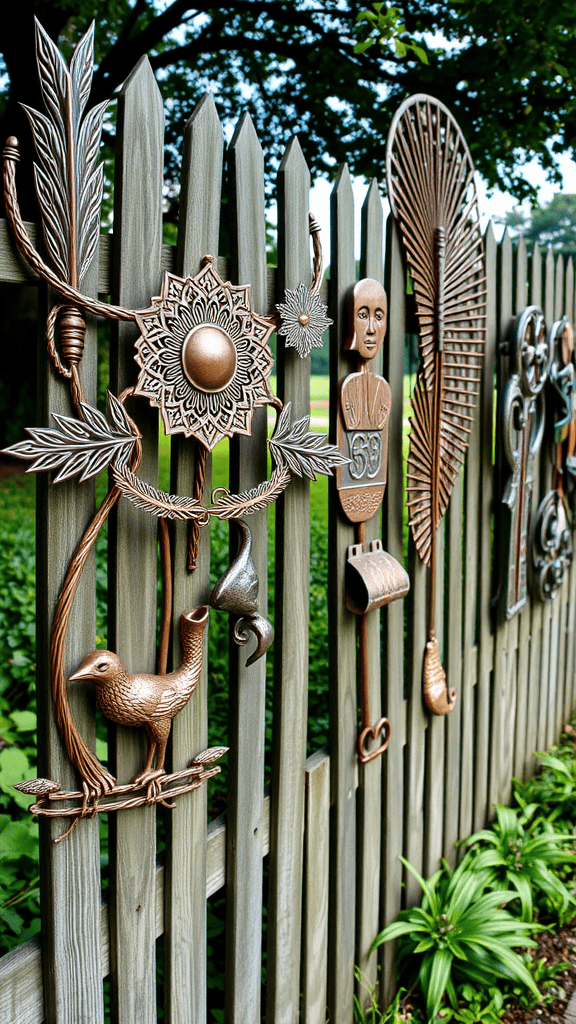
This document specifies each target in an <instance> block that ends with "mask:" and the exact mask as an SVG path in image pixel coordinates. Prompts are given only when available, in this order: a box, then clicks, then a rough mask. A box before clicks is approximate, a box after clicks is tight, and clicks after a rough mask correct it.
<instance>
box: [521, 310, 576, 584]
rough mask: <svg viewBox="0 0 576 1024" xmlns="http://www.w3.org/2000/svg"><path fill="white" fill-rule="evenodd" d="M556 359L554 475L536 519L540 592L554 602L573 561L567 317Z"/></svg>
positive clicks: (555, 344)
mask: <svg viewBox="0 0 576 1024" xmlns="http://www.w3.org/2000/svg"><path fill="white" fill-rule="evenodd" d="M549 352H550V356H551V359H552V362H551V365H550V373H549V384H550V387H549V389H548V393H549V397H550V398H552V407H553V412H554V438H553V445H554V476H553V480H552V490H551V491H550V492H549V493H548V494H547V495H546V496H545V498H543V500H542V502H541V503H540V506H539V508H538V511H537V512H536V516H535V520H534V535H533V540H532V560H533V567H534V575H535V582H536V593H537V595H538V597H539V598H540V600H541V601H551V600H553V598H554V597H555V596H556V594H557V593H558V590H559V588H560V587H561V585H562V582H563V580H564V577H565V574H566V570H567V568H568V566H569V565H570V563H571V561H572V555H573V550H572V532H571V529H570V507H569V498H572V499H573V498H574V476H573V457H574V443H575V440H576V424H575V422H574V417H575V411H576V410H575V406H576V392H575V386H576V380H575V376H574V331H573V329H572V324H571V323H570V321H569V320H568V317H566V316H564V317H562V319H561V320H556V322H555V323H553V324H552V329H551V331H550V340H549Z"/></svg>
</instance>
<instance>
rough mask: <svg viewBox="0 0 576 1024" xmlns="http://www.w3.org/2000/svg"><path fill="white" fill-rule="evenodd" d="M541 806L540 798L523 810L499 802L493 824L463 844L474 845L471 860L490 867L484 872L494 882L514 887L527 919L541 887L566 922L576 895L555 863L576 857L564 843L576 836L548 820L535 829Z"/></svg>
mask: <svg viewBox="0 0 576 1024" xmlns="http://www.w3.org/2000/svg"><path fill="white" fill-rule="evenodd" d="M537 810H538V805H537V804H528V805H527V806H526V807H524V808H523V809H522V810H514V809H513V808H511V807H503V806H502V805H501V804H497V805H496V821H495V822H494V824H493V826H492V828H491V829H481V830H480V832H475V833H474V835H472V836H470V838H469V839H467V840H466V842H465V843H464V846H468V847H472V846H474V847H476V850H475V851H474V856H473V859H472V860H471V861H470V865H471V867H472V868H473V869H474V870H476V871H481V872H484V871H488V875H487V876H485V877H487V879H488V881H487V884H488V886H489V887H490V888H494V887H495V886H498V887H499V888H502V887H505V888H513V889H515V890H516V892H517V894H518V898H519V899H520V906H521V914H522V920H523V921H531V920H532V918H533V914H534V894H536V893H540V894H542V895H543V897H544V900H545V904H546V907H547V909H549V910H551V911H552V912H554V913H556V914H557V915H558V918H559V920H560V922H561V923H564V922H565V921H566V920H569V919H570V917H572V916H573V915H574V912H575V909H576V899H575V897H574V895H573V894H572V893H571V892H570V891H569V889H568V888H567V887H566V886H565V885H564V882H562V880H561V879H560V878H558V876H557V874H555V873H554V871H552V870H551V868H553V867H555V866H562V865H566V864H567V863H571V864H573V863H576V854H574V853H569V852H568V851H567V850H566V849H565V846H566V843H572V844H573V843H574V838H573V837H572V836H570V835H566V834H564V833H559V832H555V831H554V829H553V827H552V826H551V825H550V824H548V823H546V822H544V823H543V826H542V828H543V830H542V831H541V832H540V833H538V834H536V835H534V834H533V833H532V832H531V831H530V830H529V829H528V828H527V825H528V824H529V822H530V821H531V820H532V818H533V817H534V815H535V812H536V811H537Z"/></svg>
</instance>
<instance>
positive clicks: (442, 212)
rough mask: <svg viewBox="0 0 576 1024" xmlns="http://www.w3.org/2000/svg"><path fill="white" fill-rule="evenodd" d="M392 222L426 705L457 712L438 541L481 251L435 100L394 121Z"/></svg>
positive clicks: (459, 443) (474, 213)
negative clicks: (402, 263) (409, 297)
mask: <svg viewBox="0 0 576 1024" xmlns="http://www.w3.org/2000/svg"><path fill="white" fill-rule="evenodd" d="M386 177H387V183H388V196H389V199H390V205H391V207H392V212H393V214H394V217H395V219H396V222H397V224H398V228H399V231H400V234H401V236H402V239H403V242H404V247H405V252H406V260H407V263H408V268H409V271H410V277H411V280H412V285H413V288H414V295H415V299H416V311H417V314H418V329H419V343H420V357H421V363H420V367H419V370H418V374H417V378H416V386H415V389H414V394H413V396H412V408H413V413H414V415H413V417H412V419H411V421H410V422H411V433H410V452H409V455H408V480H407V492H408V507H409V509H410V527H411V531H412V537H413V540H414V544H415V546H416V550H417V551H418V554H419V555H420V558H421V559H422V561H423V562H424V563H425V564H426V565H429V566H430V570H431V581H430V612H429V631H428V636H429V639H428V643H427V645H426V654H425V657H424V672H423V676H424V691H423V697H424V701H425V703H426V705H427V707H428V708H429V710H430V711H432V712H433V713H434V714H436V715H445V714H448V713H449V712H450V711H452V709H453V708H454V700H455V697H456V693H455V690H453V689H450V690H449V689H448V688H447V684H446V677H445V674H444V670H443V668H442V664H441V662H440V655H439V651H438V643H437V640H436V635H435V631H434V614H435V575H436V536H437V531H438V526H439V524H440V521H441V519H442V517H443V515H444V513H445V512H446V509H447V507H448V502H449V500H450V494H451V492H452V488H453V486H454V483H455V481H456V479H457V477H458V475H459V473H460V470H461V467H462V464H463V461H464V455H465V453H466V449H467V447H468V440H469V434H470V426H471V423H472V420H473V416H474V407H475V401H476V396H477V394H478V385H479V382H480V378H481V373H482V357H483V346H484V335H485V331H486V327H485V302H486V300H485V294H486V292H485V288H484V280H485V279H484V268H483V259H484V251H483V245H482V235H481V233H480V224H479V219H478V204H477V198H476V190H475V187H474V167H473V164H472V158H471V156H470V152H469V150H468V146H467V145H466V142H465V140H464V137H463V135H462V132H461V131H460V129H459V127H458V125H457V123H456V121H455V120H454V118H453V117H452V114H451V113H450V111H449V110H447V108H446V107H445V106H444V105H443V104H442V103H439V102H438V100H435V99H433V98H432V97H431V96H426V95H416V96H412V97H410V99H408V100H406V101H405V103H403V104H402V105H401V107H400V108H399V109H398V111H397V112H396V114H395V116H394V119H393V121H392V125H391V128H390V133H389V135H388V144H387V151H386Z"/></svg>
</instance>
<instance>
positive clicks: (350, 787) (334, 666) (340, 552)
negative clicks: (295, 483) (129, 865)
mask: <svg viewBox="0 0 576 1024" xmlns="http://www.w3.org/2000/svg"><path fill="white" fill-rule="evenodd" d="M330 212H331V218H330V220H331V228H330V231H331V239H330V241H331V254H330V317H331V319H332V320H333V326H332V327H331V329H330V438H331V441H332V443H335V441H336V415H337V401H338V381H339V380H340V379H341V378H342V377H344V376H345V375H346V374H347V373H348V372H349V363H348V361H347V360H346V359H345V358H344V357H343V355H342V344H343V341H344V337H345V334H346V331H347V326H348V313H347V300H348V296H349V292H350V288H351V286H352V285H353V284H354V281H355V279H356V273H355V270H356V268H355V261H354V199H353V195H352V185H351V181H350V175H349V172H348V168H347V167H346V165H344V166H343V167H341V168H340V171H339V172H338V177H337V179H336V183H335V185H334V189H333V191H332V195H331V197H330ZM328 494H329V507H328V550H329V556H328V557H329V562H328V617H329V627H328V628H329V649H330V668H329V673H330V675H329V678H330V778H331V789H332V804H333V807H332V821H331V842H330V864H331V869H332V870H331V875H330V922H331V923H330V946H329V968H328V1005H329V1009H330V1021H331V1022H332V1024H349V1021H350V1020H351V1018H352V999H353V993H354V953H355V949H354V929H353V927H352V922H353V921H355V919H356V908H355V885H356V849H355V848H356V799H355V784H354V780H355V774H356V736H357V728H358V701H357V695H356V621H355V617H354V616H353V615H352V613H351V612H349V611H348V610H347V608H346V604H345V580H344V570H345V565H346V552H347V549H348V545H349V544H352V543H353V541H354V529H353V526H352V524H351V523H349V522H348V521H347V520H345V519H344V516H343V513H342V512H341V511H340V502H339V500H338V496H337V494H336V486H335V480H334V478H331V479H330V480H329V490H328Z"/></svg>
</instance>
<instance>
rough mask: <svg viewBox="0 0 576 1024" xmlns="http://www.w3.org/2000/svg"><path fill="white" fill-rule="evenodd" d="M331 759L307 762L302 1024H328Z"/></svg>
mask: <svg viewBox="0 0 576 1024" xmlns="http://www.w3.org/2000/svg"><path fill="white" fill-rule="evenodd" d="M329 826H330V758H329V757H328V754H327V752H326V751H325V750H319V751H318V752H317V753H316V754H312V756H311V757H309V758H308V760H307V761H306V841H305V854H304V856H305V868H304V917H303V928H302V1004H301V1016H300V1019H301V1021H302V1024H326V1019H327V1018H326V1014H327V1010H326V998H327V987H328V877H329V865H330V844H329V841H328V839H329V834H330V828H329Z"/></svg>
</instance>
